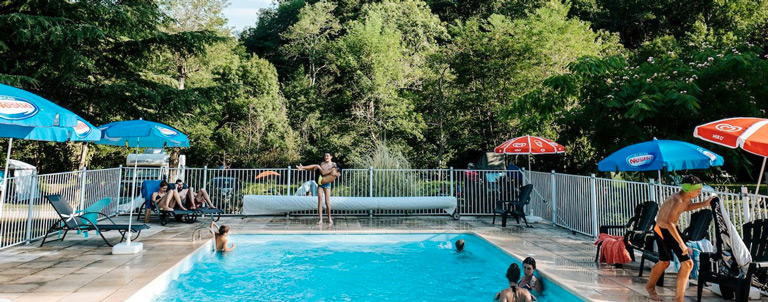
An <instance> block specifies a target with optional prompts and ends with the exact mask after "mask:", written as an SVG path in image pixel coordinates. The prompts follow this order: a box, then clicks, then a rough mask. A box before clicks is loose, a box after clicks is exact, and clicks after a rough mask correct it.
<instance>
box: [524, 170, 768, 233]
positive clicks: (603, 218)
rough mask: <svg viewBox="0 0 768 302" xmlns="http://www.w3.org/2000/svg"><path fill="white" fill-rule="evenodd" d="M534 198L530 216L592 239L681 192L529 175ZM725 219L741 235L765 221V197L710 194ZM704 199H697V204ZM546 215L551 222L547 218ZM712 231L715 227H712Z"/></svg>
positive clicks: (767, 207) (673, 188) (583, 178)
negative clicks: (722, 209) (602, 229)
mask: <svg viewBox="0 0 768 302" xmlns="http://www.w3.org/2000/svg"><path fill="white" fill-rule="evenodd" d="M526 175H529V179H530V181H531V183H532V184H533V185H534V188H535V192H534V196H533V197H532V199H531V208H532V209H533V213H534V215H539V216H541V217H542V218H544V219H545V220H548V221H552V222H553V223H554V224H555V225H557V226H561V227H564V228H567V229H569V230H571V231H573V232H577V233H581V234H585V235H589V236H594V237H597V235H598V234H597V232H598V227H599V226H600V225H621V224H625V223H626V222H627V221H628V220H629V219H630V218H631V217H632V215H633V214H634V213H633V212H634V208H635V206H636V205H638V204H640V203H642V202H644V201H655V202H657V203H659V205H661V203H662V202H663V201H664V199H665V198H667V197H668V196H670V195H672V194H674V193H675V192H678V191H680V187H679V186H669V185H660V184H656V183H654V182H653V180H651V182H648V183H643V182H633V181H624V180H613V179H606V178H596V177H595V176H594V175H592V176H591V177H589V176H579V175H568V174H560V173H555V172H554V171H552V172H551V173H542V172H529V173H526ZM713 193H716V194H717V195H718V196H719V197H720V200H721V201H722V203H723V205H724V206H725V208H726V211H728V213H729V215H730V219H731V222H732V223H733V224H734V225H735V226H736V227H737V229H738V230H739V231H741V226H742V225H743V224H744V223H746V222H748V221H751V220H753V219H765V218H768V204H767V203H768V196H763V195H757V198H755V195H754V194H751V193H747V192H746V189H745V188H742V193H740V194H737V193H732V192H723V191H718V190H715V191H714V192H713ZM705 198H708V194H705V193H702V194H701V195H700V196H699V197H698V198H697V200H696V202H701V201H703V199H705ZM547 215H551V216H547ZM689 220H690V212H686V213H683V215H681V217H680V221H679V225H680V226H681V228H682V227H685V226H687V225H688V222H689ZM712 227H714V226H712Z"/></svg>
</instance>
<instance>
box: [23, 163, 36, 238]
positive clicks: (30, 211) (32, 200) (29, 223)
mask: <svg viewBox="0 0 768 302" xmlns="http://www.w3.org/2000/svg"><path fill="white" fill-rule="evenodd" d="M35 177H37V175H35ZM37 183H38V184H39V183H40V181H39V180H38V182H37ZM35 190H37V188H35ZM32 196H34V195H32ZM34 208H35V198H30V199H29V209H28V212H27V236H26V238H25V239H26V240H27V245H29V244H30V243H31V242H32V214H33V212H34V211H33V209H34Z"/></svg>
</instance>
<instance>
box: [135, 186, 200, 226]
mask: <svg viewBox="0 0 768 302" xmlns="http://www.w3.org/2000/svg"><path fill="white" fill-rule="evenodd" d="M161 182H162V180H145V181H143V182H142V183H141V197H143V198H144V204H142V205H141V208H139V215H137V217H136V220H139V219H141V213H142V212H143V211H144V208H147V209H150V210H152V211H154V212H156V213H157V216H158V219H159V220H160V224H161V225H166V224H168V217H169V216H173V217H174V218H175V219H176V221H180V222H186V223H193V222H195V221H197V215H196V214H197V211H189V210H187V211H185V210H173V211H158V210H157V206H156V205H155V202H154V201H153V200H152V193H155V192H157V191H158V190H159V189H160V183H161ZM168 189H169V190H172V189H173V188H172V187H170V186H169V187H168ZM145 215H147V214H145Z"/></svg>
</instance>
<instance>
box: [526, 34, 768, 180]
mask: <svg viewBox="0 0 768 302" xmlns="http://www.w3.org/2000/svg"><path fill="white" fill-rule="evenodd" d="M755 50H759V49H755V48H753V47H749V46H746V45H745V46H743V47H739V48H734V49H732V50H727V51H719V50H713V49H711V48H704V49H692V50H688V51H687V52H686V53H683V54H676V53H668V54H665V55H663V56H660V57H648V58H645V60H635V61H632V60H628V59H626V58H623V57H618V56H610V57H607V58H597V57H585V58H582V59H580V60H579V61H577V62H574V63H573V64H571V65H570V66H569V71H570V72H569V73H567V74H563V75H559V76H555V77H552V78H550V79H548V80H547V81H546V82H545V86H544V87H543V88H542V89H539V90H537V91H534V92H532V93H530V94H528V95H526V96H525V97H524V98H523V99H522V100H521V102H520V103H519V104H520V105H523V104H525V106H521V107H520V108H518V109H519V110H534V111H537V112H539V113H540V115H539V119H540V120H541V121H542V122H544V123H554V124H560V125H562V127H561V132H560V135H561V139H562V140H561V142H562V143H565V144H570V143H571V142H574V141H579V140H581V141H582V143H580V144H579V146H581V147H580V148H575V149H574V148H570V149H569V153H570V154H571V155H572V156H570V157H571V158H574V159H579V160H580V161H579V162H577V163H574V162H572V163H571V165H572V168H574V169H577V170H578V171H585V172H586V171H594V163H595V162H597V161H598V160H599V159H600V158H602V157H604V156H607V155H608V154H610V153H611V152H614V151H616V150H618V149H619V148H621V147H624V146H626V145H629V144H633V143H637V142H641V141H646V140H650V139H653V137H658V138H660V139H678V140H684V141H693V138H692V136H691V131H692V129H693V128H694V127H695V126H696V125H699V124H703V123H705V122H708V121H713V120H717V119H720V118H722V117H726V116H765V114H766V113H765V110H764V108H768V107H767V106H768V103H766V102H765V94H766V91H765V89H764V87H765V85H766V80H765V79H764V77H759V76H757V75H758V74H760V73H761V72H765V71H766V69H768V62H766V61H765V60H763V59H761V58H760V57H759V56H758V55H757V53H755ZM724 100H727V101H724ZM606 138H610V139H606ZM583 139H586V142H587V143H584V141H583ZM698 143H700V142H698ZM712 149H713V150H714V151H716V152H722V153H721V154H725V155H726V156H727V157H728V158H730V159H731V160H729V161H727V162H730V164H734V168H744V166H746V165H749V163H748V161H746V158H744V157H743V155H738V153H737V152H734V151H733V150H729V149H725V148H720V147H715V146H713V147H712Z"/></svg>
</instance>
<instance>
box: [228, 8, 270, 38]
mask: <svg viewBox="0 0 768 302" xmlns="http://www.w3.org/2000/svg"><path fill="white" fill-rule="evenodd" d="M271 5H272V0H230V4H229V7H227V8H225V9H224V17H226V18H227V19H228V20H229V21H228V22H227V27H234V29H235V31H236V32H239V31H242V30H243V28H245V27H247V26H255V25H256V19H257V16H258V13H259V9H262V8H267V7H269V6H271Z"/></svg>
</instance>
